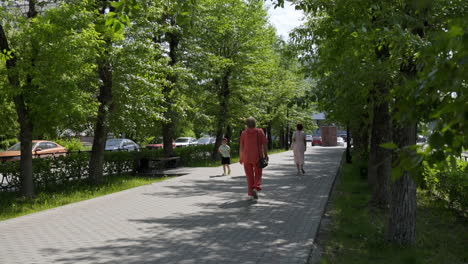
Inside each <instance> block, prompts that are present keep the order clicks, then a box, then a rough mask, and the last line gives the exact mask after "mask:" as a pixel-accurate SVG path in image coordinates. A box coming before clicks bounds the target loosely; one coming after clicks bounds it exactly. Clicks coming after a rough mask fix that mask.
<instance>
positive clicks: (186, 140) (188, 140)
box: [175, 137, 197, 148]
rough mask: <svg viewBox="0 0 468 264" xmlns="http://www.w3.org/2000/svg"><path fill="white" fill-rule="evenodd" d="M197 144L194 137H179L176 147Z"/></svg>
mask: <svg viewBox="0 0 468 264" xmlns="http://www.w3.org/2000/svg"><path fill="white" fill-rule="evenodd" d="M196 144H197V140H196V139H195V138H193V137H179V138H176V140H175V147H176V148H180V147H188V146H193V145H196Z"/></svg>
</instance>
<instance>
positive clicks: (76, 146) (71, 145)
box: [55, 138, 85, 152]
mask: <svg viewBox="0 0 468 264" xmlns="http://www.w3.org/2000/svg"><path fill="white" fill-rule="evenodd" d="M55 142H57V143H58V144H59V145H62V146H63V147H64V148H66V149H67V151H68V152H74V151H84V150H85V147H84V146H83V143H81V142H80V140H78V139H76V138H72V139H57V140H55Z"/></svg>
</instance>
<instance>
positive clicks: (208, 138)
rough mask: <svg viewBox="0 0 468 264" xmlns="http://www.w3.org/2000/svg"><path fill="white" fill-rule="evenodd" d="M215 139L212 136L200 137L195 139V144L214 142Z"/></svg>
mask: <svg viewBox="0 0 468 264" xmlns="http://www.w3.org/2000/svg"><path fill="white" fill-rule="evenodd" d="M215 141H216V138H213V137H202V138H199V139H198V140H197V145H209V144H214V143H215Z"/></svg>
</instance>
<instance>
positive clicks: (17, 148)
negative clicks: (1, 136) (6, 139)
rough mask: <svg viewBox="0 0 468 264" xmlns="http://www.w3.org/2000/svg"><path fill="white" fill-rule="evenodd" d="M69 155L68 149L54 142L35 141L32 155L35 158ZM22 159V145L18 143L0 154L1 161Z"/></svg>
mask: <svg viewBox="0 0 468 264" xmlns="http://www.w3.org/2000/svg"><path fill="white" fill-rule="evenodd" d="M65 153H67V149H65V148H64V147H62V146H60V145H59V144H57V143H55V142H53V141H46V140H33V141H32V154H33V158H44V157H51V156H62V155H65ZM20 159H21V143H20V142H18V143H16V144H14V145H13V146H11V147H10V148H9V149H7V150H6V151H3V152H0V160H1V161H13V160H20Z"/></svg>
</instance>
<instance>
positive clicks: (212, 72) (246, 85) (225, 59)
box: [193, 0, 276, 156]
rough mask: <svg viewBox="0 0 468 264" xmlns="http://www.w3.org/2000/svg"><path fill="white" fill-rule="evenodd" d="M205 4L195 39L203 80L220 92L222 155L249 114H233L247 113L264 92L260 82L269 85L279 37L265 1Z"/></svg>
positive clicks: (216, 104)
mask: <svg viewBox="0 0 468 264" xmlns="http://www.w3.org/2000/svg"><path fill="white" fill-rule="evenodd" d="M201 5H202V6H203V8H200V13H199V15H198V17H199V20H198V22H197V23H198V25H197V26H196V27H195V29H196V30H197V32H196V34H194V35H195V36H196V37H194V39H193V40H194V42H196V43H198V46H199V47H200V50H201V51H202V52H201V53H202V54H200V58H198V59H197V61H198V62H200V64H199V65H198V67H197V68H198V69H199V71H198V72H199V73H200V74H199V76H200V83H202V84H203V87H206V88H207V89H209V90H210V91H211V92H212V93H213V94H215V95H216V96H215V97H212V98H210V102H211V104H212V106H211V107H210V109H212V110H213V112H211V113H210V115H212V116H213V118H214V120H216V121H215V124H216V125H215V133H216V143H215V146H214V148H213V153H212V154H213V156H217V148H218V147H219V145H220V144H221V140H222V137H223V135H226V133H227V127H228V125H229V124H230V123H234V124H235V127H239V126H240V124H241V122H240V121H239V119H241V118H243V117H245V116H239V115H234V114H233V113H234V112H235V111H238V110H241V109H242V110H243V113H244V115H245V113H246V112H247V111H246V110H247V109H246V107H247V108H248V107H249V106H250V105H254V104H253V103H252V102H254V100H255V99H253V98H255V97H256V95H259V94H261V93H262V91H261V89H259V86H260V87H262V86H264V83H265V75H267V74H265V73H266V72H267V71H268V69H267V67H266V65H269V64H270V63H271V60H272V59H271V58H272V48H273V45H274V42H275V40H276V39H275V35H274V31H273V29H272V27H271V26H269V25H268V24H267V14H266V10H265V8H264V7H263V2H261V1H248V2H245V1H239V0H229V1H221V0H206V1H203V2H201ZM233 111H234V112H233Z"/></svg>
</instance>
